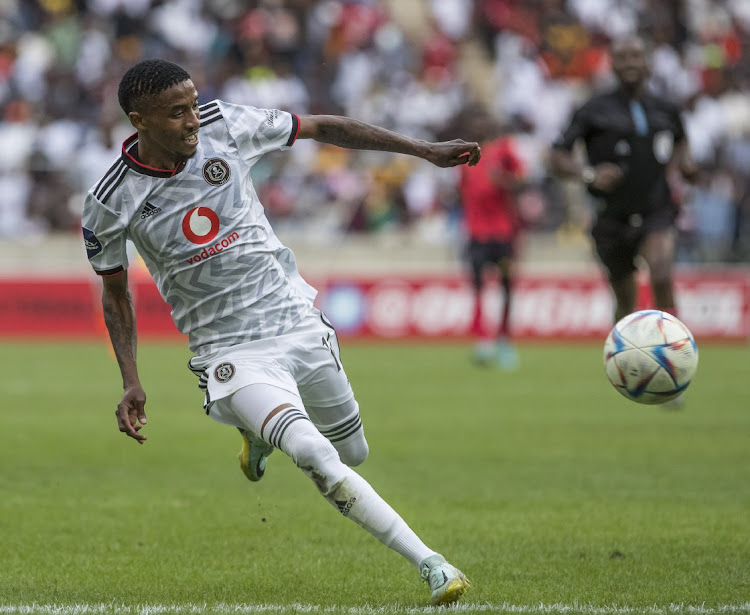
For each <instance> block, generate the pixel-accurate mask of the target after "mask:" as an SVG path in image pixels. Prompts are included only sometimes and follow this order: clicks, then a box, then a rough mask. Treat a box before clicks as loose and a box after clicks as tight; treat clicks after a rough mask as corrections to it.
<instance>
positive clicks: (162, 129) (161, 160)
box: [131, 80, 200, 168]
mask: <svg viewBox="0 0 750 615" xmlns="http://www.w3.org/2000/svg"><path fill="white" fill-rule="evenodd" d="M131 122H132V123H133V125H134V126H135V127H136V128H137V129H138V153H139V155H140V156H141V159H142V162H143V163H144V164H149V166H156V167H158V168H173V167H174V166H175V165H176V164H178V163H179V162H180V161H181V160H183V159H185V158H189V157H191V156H193V155H194V154H195V150H196V149H197V147H198V128H199V127H200V114H199V112H198V92H197V91H196V89H195V86H194V85H193V82H192V81H190V80H187V81H183V82H182V83H178V84H176V85H173V86H172V87H171V88H169V89H167V90H164V91H163V92H161V93H160V94H159V95H158V96H156V98H155V99H154V100H152V101H149V103H148V104H147V105H145V108H144V109H142V110H141V111H140V112H134V113H131Z"/></svg>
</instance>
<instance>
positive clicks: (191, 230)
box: [182, 207, 219, 244]
mask: <svg viewBox="0 0 750 615" xmlns="http://www.w3.org/2000/svg"><path fill="white" fill-rule="evenodd" d="M182 232H183V233H185V237H187V238H188V239H189V240H190V241H192V242H193V243H197V244H204V243H208V242H209V241H211V240H212V239H213V238H214V237H216V235H218V234H219V216H217V215H216V212H215V211H214V210H213V209H209V208H208V207H193V209H191V210H190V211H189V212H187V213H186V214H185V217H184V218H183V219H182Z"/></svg>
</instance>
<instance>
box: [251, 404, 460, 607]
mask: <svg viewBox="0 0 750 615" xmlns="http://www.w3.org/2000/svg"><path fill="white" fill-rule="evenodd" d="M295 412H296V409H294V408H286V409H284V410H282V411H280V412H278V413H277V414H275V415H274V416H272V417H269V419H268V420H267V421H266V422H265V424H264V427H263V433H264V434H265V433H270V434H271V436H270V438H271V442H272V443H273V444H274V445H275V446H277V447H278V448H280V449H281V450H282V451H284V452H285V453H286V454H287V455H289V456H290V457H291V458H292V460H293V461H294V463H295V464H296V465H297V466H298V467H299V468H300V469H301V470H302V471H303V472H304V473H305V474H306V475H307V476H308V477H310V479H311V480H312V481H313V482H314V483H315V486H316V487H317V488H318V490H319V491H320V493H321V494H322V495H323V497H324V498H325V499H326V500H327V501H328V502H329V503H330V504H331V505H332V506H333V507H334V508H335V509H336V510H338V511H339V512H340V513H341V514H342V515H343V516H345V517H348V518H349V519H351V520H352V521H354V522H355V523H357V524H358V525H359V526H361V527H362V528H364V529H365V530H367V531H368V532H369V533H370V534H372V535H373V536H374V537H375V538H377V539H378V540H379V541H380V542H382V543H383V544H384V545H386V546H387V547H390V548H391V549H393V550H394V551H396V552H397V553H399V554H401V555H402V556H403V557H404V558H406V559H407V560H408V561H409V562H411V563H412V564H413V565H414V566H415V567H416V568H417V570H419V572H420V574H421V576H422V578H423V579H425V580H426V581H427V582H428V583H429V584H430V591H431V600H432V602H433V603H434V604H444V603H448V602H454V601H455V600H458V599H459V598H460V597H461V596H462V595H463V594H464V592H465V591H466V590H467V589H468V587H469V581H468V579H467V578H466V576H465V575H464V574H463V573H462V572H461V571H460V570H458V569H457V568H455V567H454V566H452V565H451V564H449V563H448V562H446V561H445V558H443V557H442V556H441V555H440V554H438V553H436V552H435V551H433V550H432V549H430V548H429V547H427V546H426V545H425V544H424V542H422V540H421V539H420V538H419V537H418V536H417V535H416V534H415V533H414V531H413V530H412V529H411V528H410V527H409V526H408V525H407V524H406V522H405V521H404V520H403V519H402V518H401V516H399V514H398V513H397V512H396V511H395V510H393V508H391V506H389V505H388V504H387V503H386V502H385V500H383V498H381V497H380V496H379V495H378V494H377V493H376V491H375V490H374V489H373V488H372V486H371V485H370V484H369V483H368V482H367V481H366V480H365V479H364V478H362V477H361V476H360V475H359V474H357V473H356V472H355V471H354V470H352V469H351V468H349V467H348V466H346V465H345V464H344V463H342V461H341V459H340V458H339V455H338V452H337V451H336V449H335V448H334V446H333V444H331V442H329V441H328V439H326V438H325V437H324V436H323V435H322V434H321V433H320V432H319V431H318V430H317V429H316V427H315V426H314V425H313V424H312V422H311V421H309V420H297V418H299V417H296V418H292V419H290V418H289V417H295Z"/></svg>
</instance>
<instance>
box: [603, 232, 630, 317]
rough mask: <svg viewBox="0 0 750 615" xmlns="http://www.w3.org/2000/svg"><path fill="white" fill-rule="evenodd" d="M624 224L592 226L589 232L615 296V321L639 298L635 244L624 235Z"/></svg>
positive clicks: (628, 311)
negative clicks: (592, 228) (618, 225)
mask: <svg viewBox="0 0 750 615" xmlns="http://www.w3.org/2000/svg"><path fill="white" fill-rule="evenodd" d="M628 232H629V229H628V227H627V225H622V226H621V227H612V228H609V227H606V228H601V227H597V226H595V227H594V232H593V233H592V235H593V238H594V244H595V246H596V253H597V255H598V256H599V260H600V261H601V263H602V265H603V266H604V268H605V269H606V271H607V277H608V278H609V285H610V287H611V289H612V293H613V294H614V298H615V322H617V321H619V320H620V319H621V318H624V317H625V316H627V315H628V314H631V313H632V312H633V311H634V310H635V306H636V302H637V299H638V286H637V283H636V276H635V272H636V266H635V256H636V244H635V242H634V241H632V239H631V238H630V237H627V238H623V235H627V233H628Z"/></svg>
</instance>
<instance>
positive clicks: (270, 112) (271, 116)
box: [266, 109, 279, 128]
mask: <svg viewBox="0 0 750 615" xmlns="http://www.w3.org/2000/svg"><path fill="white" fill-rule="evenodd" d="M277 117H279V112H278V110H277V109H266V124H268V125H269V126H270V127H271V128H273V127H274V125H275V124H276V118H277Z"/></svg>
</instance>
